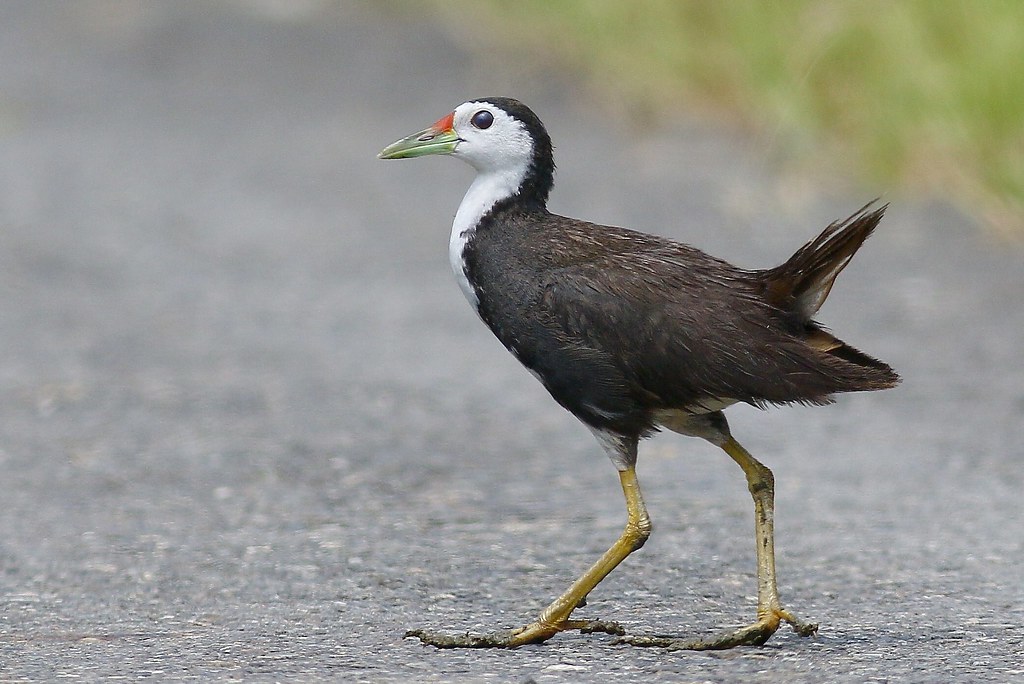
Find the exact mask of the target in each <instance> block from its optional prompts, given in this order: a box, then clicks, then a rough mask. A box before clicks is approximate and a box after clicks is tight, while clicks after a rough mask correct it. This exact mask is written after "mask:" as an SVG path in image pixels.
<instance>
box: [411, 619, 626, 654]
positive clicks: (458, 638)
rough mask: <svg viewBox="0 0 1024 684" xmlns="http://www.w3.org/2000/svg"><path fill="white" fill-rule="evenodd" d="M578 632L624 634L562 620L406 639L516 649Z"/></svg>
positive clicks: (420, 633)
mask: <svg viewBox="0 0 1024 684" xmlns="http://www.w3.org/2000/svg"><path fill="white" fill-rule="evenodd" d="M575 629H578V630H579V631H580V632H581V633H583V634H593V633H595V632H603V633H605V634H615V635H617V636H622V635H623V634H625V633H626V630H624V629H622V627H620V626H619V625H618V623H615V622H605V621H603V620H565V621H564V622H561V623H558V624H550V623H545V622H539V621H538V622H533V623H531V624H529V625H526V626H525V627H520V628H519V629H511V630H507V631H499V632H491V633H488V634H469V633H466V634H442V633H439V632H429V631H427V630H423V629H412V630H409V631H408V632H406V633H405V636H406V638H409V637H416V638H417V639H419V640H420V641H422V642H423V643H424V644H429V645H430V646H436V647H437V648H516V647H518V646H524V645H526V644H539V643H542V642H544V641H547V640H548V639H550V638H551V637H553V636H554V635H555V634H557V633H558V632H565V631H570V630H575Z"/></svg>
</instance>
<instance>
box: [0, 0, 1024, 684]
mask: <svg viewBox="0 0 1024 684" xmlns="http://www.w3.org/2000/svg"><path fill="white" fill-rule="evenodd" d="M460 45H461V43H460V42H459V41H458V40H455V39H453V38H452V37H451V35H449V34H448V33H446V32H444V30H443V29H442V28H441V27H440V25H438V24H434V23H431V22H430V21H429V19H428V18H424V17H423V16H421V15H414V14H412V13H406V11H403V10H398V9H394V8H392V9H391V10H390V11H385V10H381V9H374V8H371V7H368V6H364V5H348V4H340V5H325V4H321V3H312V2H311V3H293V4H284V3H266V2H263V3H220V4H215V5H213V4H208V3H198V2H182V3H147V4H138V3H120V2H80V3H51V2H33V3H7V4H5V5H3V6H2V7H0V349H2V350H3V356H2V358H0V378H2V382H0V405H2V407H3V411H2V414H0V415H2V418H0V502H2V506H0V566H2V569H3V573H2V575H0V583H2V584H0V601H2V607H3V609H2V610H0V679H2V680H4V681H21V680H28V681H32V680H36V681H45V680H53V679H57V678H79V679H101V678H114V677H122V678H128V679H138V678H142V677H146V676H151V677H152V678H154V679H193V680H217V679H236V678H242V679H246V680H253V681H260V680H283V679H287V680H316V679H338V680H344V681H535V682H538V683H539V682H559V681H606V680H608V679H611V678H613V677H614V678H615V679H616V680H618V681H626V682H629V681H637V682H639V681H644V682H649V681H676V680H679V679H686V680H701V681H735V680H738V679H740V678H743V679H747V680H760V679H769V678H770V679H773V680H774V679H780V678H787V679H789V680H791V681H792V680H796V681H800V680H806V681H858V682H860V681H875V680H893V681H896V680H913V681H929V680H931V681H938V680H942V681H948V680H957V679H959V680H963V681H984V680H989V681H1012V680H1022V679H1024V664H1022V662H1024V658H1022V650H1024V627H1022V624H1024V588H1022V586H1024V585H1022V583H1021V581H1020V567H1021V566H1022V565H1024V550H1022V539H1024V534H1022V531H1024V525H1022V523H1024V520H1022V518H1024V515H1022V506H1021V499H1020V493H1021V491H1022V480H1024V476H1022V472H1024V469H1022V468H1021V465H1022V462H1024V450H1022V446H1021V444H1024V427H1022V425H1024V364H1022V363H1021V360H1022V359H1021V356H1022V354H1021V331H1022V330H1024V307H1021V306H1020V296H1021V292H1024V269H1022V268H1021V264H1022V253H1021V250H1020V248H1019V247H1018V246H1013V245H1002V244H996V243H995V242H994V241H992V240H989V239H987V238H986V237H985V236H984V234H983V233H981V232H979V231H977V230H974V228H973V227H972V226H971V225H970V221H969V220H968V219H967V218H965V217H964V216H962V215H960V214H957V213H955V212H953V211H950V210H948V209H944V208H942V205H939V204H913V203H910V202H908V201H906V200H897V201H895V202H894V204H893V207H892V208H891V209H890V212H889V214H888V216H887V217H886V220H885V222H884V223H883V226H882V227H881V229H880V230H879V231H878V233H877V234H876V235H875V236H874V237H873V238H872V239H871V241H870V242H869V243H868V244H867V245H866V247H865V248H864V250H863V251H862V252H861V254H860V255H859V256H858V257H857V259H856V260H855V261H854V262H853V264H852V266H851V267H850V268H849V269H847V271H846V272H844V274H843V275H842V277H841V278H840V280H839V284H838V286H837V287H836V289H835V291H834V292H833V293H832V295H831V297H830V299H829V302H828V304H827V305H826V307H825V310H824V311H822V314H821V318H822V320H823V321H824V322H825V323H826V324H828V325H831V326H832V327H833V328H834V329H835V330H836V331H837V332H838V333H839V334H840V335H841V336H842V337H844V338H847V339H849V340H850V341H851V342H852V343H853V344H855V345H857V346H859V347H862V348H863V349H865V350H867V351H868V352H870V353H872V354H875V355H877V356H879V357H881V358H883V359H885V360H887V361H889V362H891V363H892V364H893V365H894V366H895V367H896V368H897V369H898V370H899V371H900V372H901V373H902V374H903V376H904V378H905V383H904V385H903V386H902V387H901V388H900V389H898V390H896V391H893V392H887V393H881V394H876V395H870V396H866V395H865V396H848V397H843V398H842V399H841V401H840V402H839V403H838V404H837V405H836V406H833V407H828V408H815V409H806V408H791V409H780V410H773V411H770V412H759V411H756V410H753V409H749V410H748V409H745V408H737V409H734V410H732V411H731V412H730V420H731V422H732V424H733V428H734V431H735V433H736V434H737V436H738V437H739V439H740V440H741V441H742V442H743V443H744V444H746V445H747V446H748V447H749V448H750V449H751V450H752V451H753V452H754V454H755V455H757V456H759V457H760V458H762V459H763V460H764V461H765V462H766V463H768V464H769V465H770V466H771V467H772V468H773V469H774V470H775V473H776V477H777V481H778V515H777V529H778V550H779V555H780V557H779V571H780V580H781V591H782V595H783V598H784V600H785V601H787V602H788V604H789V605H790V606H792V607H793V609H794V610H797V611H799V613H800V614H801V615H803V616H805V617H807V618H810V619H814V620H817V621H820V622H821V624H822V628H821V631H820V633H819V634H818V635H817V636H816V637H815V638H813V639H806V640H805V639H799V638H797V637H795V636H793V635H790V634H785V633H781V632H780V634H779V635H778V636H777V637H776V638H775V639H773V640H772V641H771V642H769V644H768V645H767V646H766V647H764V648H759V649H739V650H735V651H731V652H726V653H720V654H706V653H702V654H695V653H666V652H663V651H659V650H647V649H633V648H625V647H613V646H611V645H610V642H609V640H608V639H607V638H605V637H603V636H601V635H593V636H582V635H579V634H565V635H560V636H559V637H557V638H555V639H553V640H552V641H550V642H549V643H547V644H545V645H543V646H538V647H526V648H522V649H519V650H517V651H514V652H501V651H487V652H479V651H437V650H434V649H430V648H424V647H422V646H420V645H419V644H418V643H416V642H415V641H412V640H403V639H402V634H403V632H404V631H405V630H406V629H407V628H410V627H430V628H451V629H452V630H485V629H489V628H493V627H511V626H515V625H517V624H521V623H522V622H524V621H525V620H527V619H529V618H531V617H532V616H533V615H534V613H535V612H536V611H537V610H539V609H540V608H541V607H543V605H545V604H546V602H547V601H548V600H550V598H551V597H553V596H554V595H555V594H557V593H558V592H559V591H561V590H562V588H563V587H564V585H565V584H566V583H567V582H568V581H570V580H571V579H572V578H573V577H574V576H576V575H577V574H578V573H579V572H580V571H581V570H582V569H583V568H584V567H586V566H587V565H588V564H589V563H590V561H591V560H592V559H593V558H594V557H595V556H596V555H597V554H599V553H600V552H601V551H602V550H603V549H604V548H605V547H606V546H607V544H608V543H609V542H610V541H611V540H612V539H614V538H615V536H616V535H617V534H618V531H619V529H620V528H621V525H622V523H623V520H624V512H623V510H622V503H621V501H620V495H619V492H618V491H617V482H616V478H615V476H614V471H613V469H612V468H611V466H610V465H609V464H608V463H607V462H606V460H605V458H604V456H603V455H602V454H601V453H600V451H599V449H598V448H597V447H596V446H595V444H594V443H593V441H592V438H591V437H590V435H589V434H588V433H587V432H586V430H584V429H583V428H582V427H581V426H580V425H579V424H577V423H576V421H575V420H574V419H572V418H571V417H570V416H569V415H568V414H566V413H564V412H563V411H562V410H561V409H559V408H558V407H557V406H556V405H555V404H554V403H553V402H551V401H550V399H549V398H548V397H547V395H546V394H545V392H544V390H543V389H542V388H541V387H540V386H539V384H537V383H536V382H535V381H534V380H533V379H532V378H530V377H529V375H528V374H527V373H524V372H523V371H522V370H521V368H519V367H518V365H517V364H516V362H515V361H514V360H513V359H512V358H511V357H510V356H508V355H507V353H506V352H505V351H504V350H503V349H501V347H500V345H498V343H497V342H495V341H494V340H493V339H492V338H491V336H490V334H489V333H488V332H487V331H486V330H485V329H484V328H483V326H481V325H480V324H479V322H478V321H476V320H475V318H474V316H473V313H472V312H471V310H470V309H469V308H468V307H467V306H466V305H465V302H464V301H463V299H462V297H461V295H460V294H459V293H458V290H457V287H456V286H455V284H454V282H452V279H451V275H450V273H449V269H448V265H447V263H446V240H447V234H448V227H449V222H450V218H451V216H452V214H453V213H454V210H455V207H456V206H457V204H458V201H459V199H460V198H461V196H462V193H463V191H464V189H465V187H466V185H467V184H468V182H469V179H470V173H469V171H468V169H466V168H464V167H463V166H462V165H460V164H457V163H454V162H451V161H450V160H421V162H420V163H408V164H401V165H396V164H385V163H383V162H378V161H377V160H376V159H375V158H374V155H375V153H376V152H377V151H378V150H379V149H380V148H381V147H382V146H383V145H384V144H386V143H388V142H390V141H392V140H394V139H396V138H397V137H399V136H401V135H404V134H405V133H407V132H409V131H411V130H415V129H416V128H417V127H418V126H421V125H424V124H425V123H429V122H430V121H433V120H434V119H435V118H437V117H438V116H440V115H441V114H443V113H444V112H445V111H448V110H450V109H451V107H453V106H454V105H455V104H458V103H459V102H461V101H463V100H465V99H467V98H468V97H473V96H479V95H487V94H508V95H515V96H518V97H520V98H521V99H523V100H525V101H527V102H529V103H530V104H531V105H532V106H533V107H534V108H535V109H536V110H537V111H538V112H539V113H540V114H541V116H542V117H543V118H544V119H545V121H546V122H547V123H548V126H549V128H550V129H551V132H552V134H553V136H554V140H555V142H556V145H557V146H558V149H557V151H556V154H557V159H558V162H559V165H560V175H559V176H558V179H557V184H556V188H555V193H554V196H553V201H552V208H553V209H554V210H556V211H558V212H561V213H566V214H569V215H574V216H581V217H584V218H589V219H592V220H597V221H601V222H605V223H617V224H621V225H629V226H632V227H636V228H641V229H645V230H649V231H654V232H659V233H662V234H665V235H669V236H671V237H674V238H677V239H681V240H685V241H687V242H691V243H693V244H696V245H698V246H700V247H702V248H704V249H707V250H709V251H711V252H713V253H715V254H717V255H720V256H723V257H726V258H728V259H730V260H732V261H734V262H736V263H739V264H743V265H749V266H766V265H772V264H774V263H776V262H779V261H781V260H782V259H783V258H785V257H786V256H787V255H788V254H789V253H790V252H791V251H792V249H794V248H795V247H796V246H798V245H799V244H801V243H802V242H803V241H804V240H805V239H807V238H808V237H810V236H812V235H813V234H815V233H816V232H817V231H818V230H819V229H820V228H821V227H822V226H823V225H824V224H826V223H828V222H829V221H831V220H832V219H834V218H838V217H840V216H845V215H847V214H849V213H850V211H852V210H853V209H856V208H857V207H858V206H860V204H862V203H863V201H862V200H865V199H868V196H864V195H862V194H857V195H856V196H855V197H854V196H853V194H852V193H845V194H842V195H841V196H838V197H837V196H835V195H831V196H826V195H819V194H815V193H814V192H809V191H802V190H800V187H801V186H800V185H799V184H794V183H792V182H790V181H786V180H784V179H783V180H779V174H778V173H777V171H775V170H774V169H773V168H772V166H771V165H770V163H768V162H766V161H765V158H766V155H764V154H763V148H762V147H760V146H759V145H760V144H759V143H757V142H751V141H750V140H746V139H743V138H739V137H736V136H734V135H732V134H730V133H728V132H723V131H718V130H709V129H708V128H706V127H700V126H697V125H694V124H687V123H685V122H684V121H679V122H675V123H667V122H663V126H662V127H660V128H653V127H652V128H651V129H650V130H645V127H644V126H643V125H623V123H622V122H621V121H616V120H614V119H611V118H609V117H607V116H606V115H605V114H604V113H602V110H599V109H598V108H596V107H593V106H591V103H592V102H593V100H592V99H588V98H587V95H586V94H585V93H584V92H583V90H582V89H581V87H580V86H578V85H577V84H576V83H575V81H574V79H572V78H571V77H570V76H569V75H551V74H545V75H544V77H543V78H540V77H538V74H536V73H526V74H525V75H524V74H523V73H522V72H516V71H515V70H513V69H508V68H503V67H502V63H501V59H499V58H495V57H494V56H491V57H486V56H484V57H481V56H480V55H478V54H475V53H474V54H470V53H469V52H467V51H466V50H465V49H464V48H462V47H460ZM759 153H760V154H759ZM727 461H728V460H727V459H725V458H724V457H722V456H721V455H720V454H719V453H717V452H716V451H715V450H713V449H711V448H710V447H708V446H706V445H704V444H701V443H699V442H697V441H695V440H686V439H684V438H680V437H675V436H661V437H659V438H658V439H656V440H653V441H650V442H647V443H645V444H644V445H642V447H641V458H640V471H639V472H640V477H641V481H642V482H644V486H645V493H646V495H647V499H648V504H649V507H650V510H651V514H652V516H653V519H654V524H655V533H654V536H653V537H652V539H651V541H650V542H649V543H648V544H647V546H645V548H644V549H643V551H642V552H641V553H639V554H637V555H636V556H635V557H632V558H630V559H629V560H628V561H627V562H626V563H625V564H624V566H623V567H621V568H620V569H619V570H618V571H617V572H616V573H614V574H613V575H612V576H611V577H610V578H609V579H608V580H606V581H605V582H604V583H603V584H602V585H601V586H600V587H599V589H598V590H597V591H595V592H594V594H593V595H592V596H591V597H590V605H588V606H587V607H586V608H585V609H583V610H582V611H581V613H582V614H584V615H587V616H593V617H600V618H605V619H614V620H618V621H620V622H621V623H623V624H624V625H625V626H626V627H627V628H628V629H629V630H631V631H632V632H635V633H643V632H672V633H680V634H685V635H698V634H703V633H707V632H710V631H712V630H715V629H718V628H722V627H725V626H728V625H731V624H739V623H742V622H744V621H745V620H747V619H748V618H749V617H750V615H751V614H752V611H753V606H754V593H755V592H754V585H753V549H752V535H751V527H752V525H751V511H750V504H749V501H748V498H747V493H746V491H745V487H744V485H743V481H742V476H741V474H740V473H739V471H738V469H736V468H735V466H733V465H732V464H731V463H729V462H727Z"/></svg>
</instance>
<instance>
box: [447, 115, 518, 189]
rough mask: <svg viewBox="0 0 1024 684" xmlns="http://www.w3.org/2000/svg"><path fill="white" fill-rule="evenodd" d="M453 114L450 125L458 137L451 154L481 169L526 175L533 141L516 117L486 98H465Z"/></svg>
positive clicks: (483, 171)
mask: <svg viewBox="0 0 1024 684" xmlns="http://www.w3.org/2000/svg"><path fill="white" fill-rule="evenodd" d="M454 114H455V116H454V119H453V122H452V128H454V129H455V132H456V133H457V134H458V136H459V138H460V139H461V140H460V142H459V144H458V145H457V146H456V147H455V151H454V152H452V156H455V157H458V158H460V159H462V160H464V161H465V162H466V163H468V164H469V165H470V166H472V167H473V168H475V169H476V170H477V171H480V172H482V173H488V172H490V173H493V172H504V173H511V174H513V175H516V176H519V177H520V178H522V177H523V175H525V173H526V168H527V167H528V166H529V164H530V160H531V159H532V157H533V142H532V140H531V139H530V135H529V133H527V132H526V128H525V127H524V126H523V124H522V123H521V122H520V121H519V120H517V119H514V118H512V117H511V116H509V115H508V114H506V113H505V111H504V110H502V109H499V108H498V107H495V106H494V105H492V104H489V103H487V102H465V103H463V104H460V105H459V106H458V107H456V108H455V112H454Z"/></svg>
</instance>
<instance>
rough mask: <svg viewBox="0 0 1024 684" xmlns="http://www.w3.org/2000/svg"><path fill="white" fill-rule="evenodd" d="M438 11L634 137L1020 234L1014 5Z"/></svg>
mask: <svg viewBox="0 0 1024 684" xmlns="http://www.w3.org/2000/svg"><path fill="white" fill-rule="evenodd" d="M433 9H434V10H435V11H436V12H438V13H441V14H443V16H444V17H445V22H444V24H445V26H447V27H449V29H450V30H452V31H453V32H455V33H456V34H457V35H458V37H459V38H460V40H462V41H464V43H465V44H466V45H467V46H469V47H470V48H471V49H472V50H473V51H474V53H476V54H483V55H489V56H490V59H493V60H496V61H503V60H501V57H500V55H505V56H506V57H511V56H513V55H514V58H513V61H514V63H515V67H513V68H532V69H536V70H543V69H546V68H552V67H560V68H563V69H565V68H569V69H571V70H573V71H574V72H576V73H578V74H580V76H581V78H582V79H584V81H585V82H586V84H587V85H588V88H589V90H590V92H591V94H592V97H593V98H594V100H595V102H600V103H601V105H602V106H605V107H607V108H609V109H610V110H612V111H615V112H616V113H617V114H618V115H619V116H620V117H621V118H622V119H623V120H625V121H627V122H628V123H629V125H631V126H634V127H635V126H636V125H637V123H638V122H639V124H640V125H641V126H652V125H653V126H656V125H658V122H659V121H664V120H666V119H669V120H671V119H672V118H674V117H679V116H691V117H693V116H696V117H698V118H699V119H700V120H702V121H704V122H706V123H713V124H714V125H722V124H724V125H727V126H732V127H735V128H737V129H740V130H743V131H745V132H746V133H748V134H752V135H756V136H757V137H758V139H759V140H760V141H761V142H762V144H763V146H764V147H763V152H764V154H766V155H769V156H770V157H771V158H772V159H773V160H774V162H775V163H777V164H780V165H781V166H782V167H783V168H785V169H787V170H788V171H792V172H795V173H797V174H799V175H803V176H805V177H806V176H808V175H811V176H813V177H814V178H816V179H817V181H818V182H820V180H821V178H822V176H826V177H830V178H833V179H837V178H841V177H852V178H857V179H860V180H861V181H866V182H868V183H871V184H873V185H876V186H879V187H885V188H891V189H895V188H898V189H899V190H900V191H902V192H906V193H911V194H914V195H916V196H918V197H921V196H925V197H927V196H933V197H934V196H940V197H944V198H946V200H947V201H950V202H953V203H956V204H957V205H958V206H960V207H961V208H962V209H963V210H964V211H965V212H968V213H971V214H974V215H976V216H977V217H978V218H979V219H980V221H981V222H983V223H985V224H986V225H987V226H988V227H990V228H994V229H997V230H999V231H1001V232H1004V233H1013V234H1016V235H1017V237H1019V236H1020V234H1021V226H1022V224H1024V213H1022V212H1024V86H1022V84H1021V79H1020V78H1018V77H1017V76H1016V75H1017V74H1019V73H1024V40H1021V38H1020V35H1019V31H1018V28H1019V27H1020V26H1024V6H1022V5H1021V4H1020V3H1019V2H1013V1H1012V0H1006V1H999V0H997V1H995V2H985V3H977V2H970V0H962V1H956V0H954V1H951V2H928V1H927V0H911V1H910V2H900V3H892V2H885V1H884V0H877V1H876V0H869V1H867V2H813V1H804V0H786V1H784V2H766V3H731V2H714V1H713V0H697V1H692V0H691V1H688V2H674V1H672V0H653V1H651V2H643V3H610V2H589V1H588V0H579V1H576V0H568V1H566V2H557V3H550V2H544V1H543V0H538V1H536V2H533V1H530V0H527V2H514V1H509V2H503V1H501V0H493V1H490V2H464V1H456V2H437V3H435V4H434V6H433ZM495 53H497V54H495ZM523 62H525V64H524V63H523ZM832 182H836V181H835V180H833V181H832Z"/></svg>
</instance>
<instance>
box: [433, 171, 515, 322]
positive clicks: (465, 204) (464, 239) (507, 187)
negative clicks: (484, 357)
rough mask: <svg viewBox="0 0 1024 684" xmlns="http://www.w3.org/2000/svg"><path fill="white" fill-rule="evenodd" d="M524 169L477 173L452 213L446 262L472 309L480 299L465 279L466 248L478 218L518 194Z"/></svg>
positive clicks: (478, 220)
mask: <svg viewBox="0 0 1024 684" xmlns="http://www.w3.org/2000/svg"><path fill="white" fill-rule="evenodd" d="M526 169H527V167H526V165H525V164H523V165H520V166H516V167H511V168H508V167H506V168H502V169H488V170H483V171H480V172H479V173H478V174H477V176H476V178H474V179H473V184H472V185H470V186H469V190H467V191H466V196H465V197H463V198H462V204H460V205H459V210H458V211H457V212H455V221H454V222H453V223H452V234H451V237H450V238H449V241H448V260H449V262H450V263H451V265H452V272H453V273H454V274H455V280H456V281H458V283H459V287H460V288H461V289H462V293H463V294H464V295H465V296H466V299H468V300H469V303H470V305H472V307H473V309H474V310H477V309H479V305H480V300H479V298H478V297H477V294H476V292H475V291H474V289H473V286H472V285H471V284H470V282H469V278H468V277H467V276H466V259H465V257H464V252H465V250H466V245H467V243H468V242H469V241H470V239H471V238H472V237H473V233H475V232H476V226H477V224H478V223H479V222H480V219H481V218H483V217H484V215H485V214H486V213H487V212H489V211H490V210H491V209H492V208H493V207H494V205H495V204H497V203H498V202H500V201H501V200H503V199H505V198H507V197H511V196H512V195H514V194H515V193H516V192H518V191H519V187H520V186H521V185H522V183H523V179H524V178H525V177H526Z"/></svg>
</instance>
